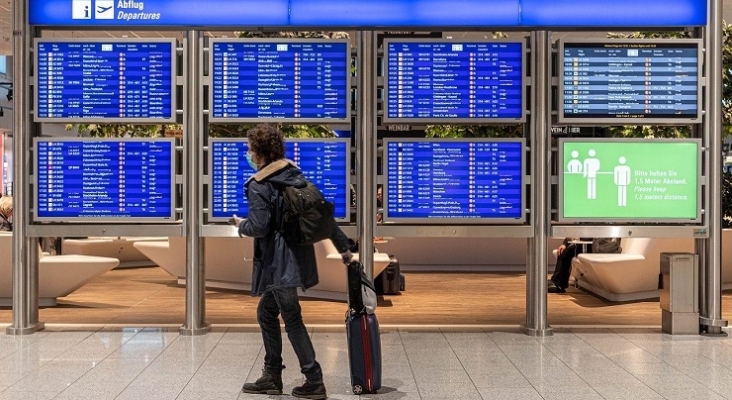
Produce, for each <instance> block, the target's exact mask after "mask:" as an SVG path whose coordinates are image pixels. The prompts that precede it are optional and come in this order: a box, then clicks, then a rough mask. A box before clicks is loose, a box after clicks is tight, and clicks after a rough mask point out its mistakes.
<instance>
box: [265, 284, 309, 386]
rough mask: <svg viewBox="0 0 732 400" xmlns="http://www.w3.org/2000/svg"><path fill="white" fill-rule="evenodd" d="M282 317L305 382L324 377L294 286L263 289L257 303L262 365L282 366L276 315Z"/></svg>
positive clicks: (280, 338) (277, 368)
mask: <svg viewBox="0 0 732 400" xmlns="http://www.w3.org/2000/svg"><path fill="white" fill-rule="evenodd" d="M280 314H282V320H283V321H285V331H286V332H287V337H288V339H290V343H291V344H292V348H293V349H295V354H297V359H298V360H299V361H300V371H301V372H302V373H303V375H305V378H307V380H308V382H320V381H322V380H323V371H322V370H321V369H320V364H318V362H317V361H315V349H313V342H312V341H310V336H309V335H308V331H307V329H306V328H305V324H304V323H303V322H302V312H301V309H300V301H299V299H298V297H297V288H294V287H290V288H281V289H273V290H270V291H268V292H265V293H264V294H263V295H262V298H261V299H260V300H259V306H258V307H257V322H259V326H260V328H261V329H262V339H263V341H264V365H265V366H266V367H267V368H269V369H273V370H275V371H279V370H281V369H282V331H281V330H280V320H279V315H280Z"/></svg>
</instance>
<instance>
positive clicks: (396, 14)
mask: <svg viewBox="0 0 732 400" xmlns="http://www.w3.org/2000/svg"><path fill="white" fill-rule="evenodd" d="M28 9H29V16H30V18H29V23H30V24H31V25H43V26H81V27H125V28H135V27H217V28H234V29H253V28H265V27H272V28H276V27H283V28H284V27H293V28H294V27H317V28H322V29H328V28H341V29H343V28H400V27H425V28H427V27H444V28H451V29H455V28H461V27H462V28H468V27H471V28H480V27H519V28H524V27H525V28H542V27H563V26H566V27H598V28H602V27H643V28H649V27H688V26H704V25H706V21H707V0H643V1H638V0H368V1H365V0H209V1H202V0H139V1H138V0H29V4H28Z"/></svg>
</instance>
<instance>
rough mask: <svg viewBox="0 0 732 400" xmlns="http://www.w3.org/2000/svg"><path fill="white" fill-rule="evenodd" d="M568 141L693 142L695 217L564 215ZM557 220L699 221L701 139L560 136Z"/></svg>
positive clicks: (558, 146)
mask: <svg viewBox="0 0 732 400" xmlns="http://www.w3.org/2000/svg"><path fill="white" fill-rule="evenodd" d="M568 142H575V143H577V142H580V143H613V144H617V143H694V144H696V171H697V173H696V176H697V180H696V204H697V207H696V218H693V219H691V218H635V217H632V218H631V217H629V218H612V217H608V218H605V217H566V216H564V156H565V154H564V144H565V143H568ZM557 157H558V159H557V165H558V168H557V171H558V173H557V175H558V176H557V185H558V186H557V201H558V202H557V222H559V223H582V222H591V223H603V222H627V223H675V224H690V223H700V222H701V207H702V203H701V199H702V197H701V187H702V179H703V176H701V175H700V173H701V171H702V169H701V162H702V141H701V139H642V138H640V139H634V138H627V139H611V138H599V139H592V138H560V139H559V140H558V142H557Z"/></svg>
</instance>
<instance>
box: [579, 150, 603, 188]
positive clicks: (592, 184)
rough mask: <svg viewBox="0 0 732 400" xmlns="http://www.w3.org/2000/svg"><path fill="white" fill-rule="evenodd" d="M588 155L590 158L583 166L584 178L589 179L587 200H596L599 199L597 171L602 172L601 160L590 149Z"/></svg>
mask: <svg viewBox="0 0 732 400" xmlns="http://www.w3.org/2000/svg"><path fill="white" fill-rule="evenodd" d="M587 154H589V155H590V156H589V157H588V158H585V162H584V164H583V168H582V169H583V173H582V176H583V177H585V178H587V198H588V199H590V200H594V199H596V198H597V182H596V180H597V171H599V170H600V160H598V159H597V158H595V150H593V149H590V150H589V151H588V152H587Z"/></svg>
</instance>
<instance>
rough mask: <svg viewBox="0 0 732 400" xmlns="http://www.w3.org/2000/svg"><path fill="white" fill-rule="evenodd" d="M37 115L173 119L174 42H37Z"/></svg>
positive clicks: (84, 118) (47, 118)
mask: <svg viewBox="0 0 732 400" xmlns="http://www.w3.org/2000/svg"><path fill="white" fill-rule="evenodd" d="M35 55H36V64H35V65H36V84H35V95H36V96H35V102H36V110H35V120H36V121H39V122H52V121H63V122H81V121H83V122H95V121H96V122H124V123H134V122H138V123H151V122H154V123H160V122H174V118H175V115H174V114H175V107H174V100H173V95H174V93H175V91H174V84H175V79H174V76H175V74H174V72H173V71H174V57H175V41H174V40H173V39H170V40H168V39H165V40H157V41H155V40H145V41H128V40H124V39H114V40H110V41H107V42H105V41H100V40H95V41H69V40H65V41H41V40H38V41H36V51H35Z"/></svg>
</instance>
